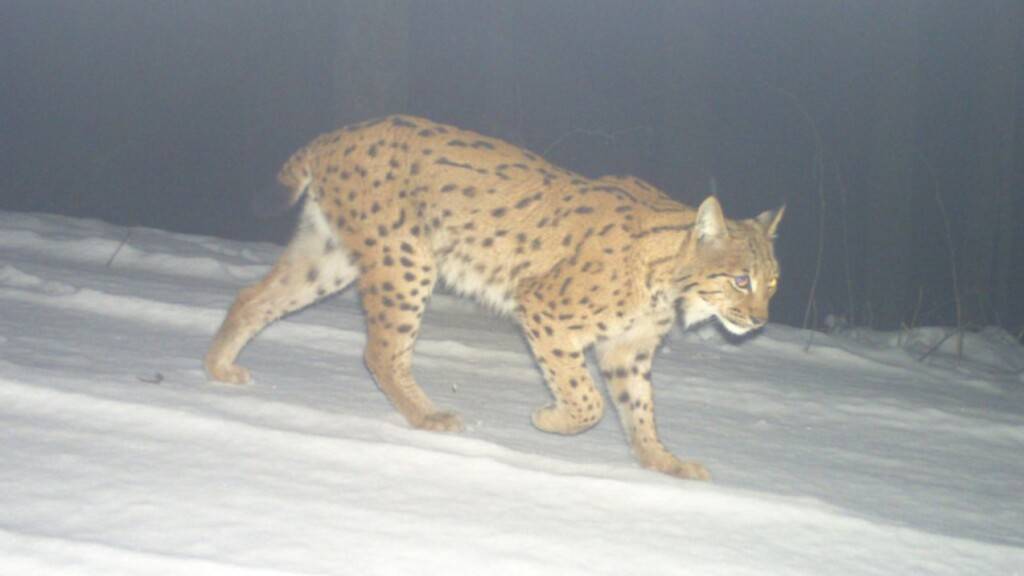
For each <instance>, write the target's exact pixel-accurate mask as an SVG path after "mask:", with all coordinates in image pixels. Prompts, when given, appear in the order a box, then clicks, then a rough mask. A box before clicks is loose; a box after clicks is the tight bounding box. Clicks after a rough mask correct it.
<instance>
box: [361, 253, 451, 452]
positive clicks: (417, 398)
mask: <svg viewBox="0 0 1024 576" xmlns="http://www.w3.org/2000/svg"><path fill="white" fill-rule="evenodd" d="M362 258H363V261H364V262H365V263H366V271H365V272H364V273H363V274H362V276H361V277H360V279H359V292H360V295H361V297H362V301H363V307H364V308H365V310H366V351H365V356H364V358H365V360H366V366H367V368H369V369H370V372H371V373H372V374H373V377H374V380H376V382H377V386H378V387H380V389H381V391H382V392H384V394H385V395H386V396H387V397H388V400H390V401H391V403H392V404H393V405H394V406H395V408H396V409H397V410H398V411H399V413H401V414H402V416H404V417H405V419H406V420H407V421H408V422H409V424H410V425H412V426H414V427H416V428H421V429H424V430H434V431H441V432H455V431H459V430H461V429H462V421H461V420H460V419H459V417H458V416H457V415H456V414H454V413H452V412H441V411H438V410H437V408H435V407H434V403H433V402H431V400H430V398H429V397H428V396H427V394H426V392H424V391H423V389H422V388H420V386H419V384H417V383H416V380H415V379H413V375H412V352H413V347H414V346H415V344H416V337H417V336H418V334H419V329H420V320H421V318H422V316H423V311H424V308H425V306H426V303H427V300H428V299H429V298H430V294H431V291H432V290H433V287H434V283H435V282H436V279H437V270H436V268H435V265H434V262H433V258H432V256H431V255H430V251H429V249H427V248H423V247H419V246H414V245H413V244H412V243H410V242H405V241H403V242H400V243H395V244H394V245H392V244H391V243H386V244H383V243H382V244H378V249H377V250H374V251H373V252H364V253H363V256H362Z"/></svg>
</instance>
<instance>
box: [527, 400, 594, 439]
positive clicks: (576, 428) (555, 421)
mask: <svg viewBox="0 0 1024 576" xmlns="http://www.w3.org/2000/svg"><path fill="white" fill-rule="evenodd" d="M600 416H601V413H600V412H595V413H593V414H589V415H588V414H579V413H572V412H570V411H568V410H566V409H564V408H561V407H559V406H556V405H552V406H546V407H544V408H538V409H537V410H534V411H533V425H534V426H536V427H537V428H538V429H540V430H543V431H544V432H550V433H552V434H579V433H580V432H583V431H584V430H586V429H588V428H590V427H591V426H593V425H594V424H597V421H598V420H600Z"/></svg>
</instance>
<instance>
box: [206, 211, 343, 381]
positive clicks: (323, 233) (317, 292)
mask: <svg viewBox="0 0 1024 576" xmlns="http://www.w3.org/2000/svg"><path fill="white" fill-rule="evenodd" d="M357 275H358V268H357V267H356V266H355V265H354V264H353V263H352V261H351V258H350V257H349V254H348V252H347V251H346V250H345V249H344V247H342V246H341V245H339V243H338V241H337V239H336V238H335V237H334V236H333V234H332V232H331V231H330V229H329V227H328V226H327V222H326V221H325V220H324V217H323V214H322V213H321V212H320V209H319V207H317V205H316V204H315V203H313V202H307V203H306V205H305V207H304V208H303V211H302V216H301V219H300V221H299V226H298V229H297V230H296V233H295V237H294V238H293V239H292V241H291V242H290V243H289V244H288V246H287V247H286V248H285V251H284V253H283V254H282V255H281V257H280V258H279V259H278V261H277V263H275V264H274V267H273V268H272V269H271V270H270V272H269V273H268V274H267V275H266V276H265V277H264V278H263V279H262V280H261V281H259V282H258V283H256V284H253V285H252V286H249V287H247V288H244V289H243V290H242V291H241V292H240V293H239V294H238V297H237V298H236V299H235V302H234V304H232V305H231V308H230V309H229V310H228V313H227V316H226V317H225V318H224V322H223V323H222V324H221V326H220V329H219V330H218V331H217V335H216V336H214V338H213V343H212V344H211V345H210V349H209V351H208V352H207V353H206V359H205V362H204V364H205V367H206V371H207V373H208V374H209V375H210V376H211V377H212V378H213V379H214V380H219V381H221V382H228V383H232V384H244V383H246V382H249V380H250V376H249V371H248V370H246V369H245V368H243V367H241V366H238V365H236V364H235V359H236V357H237V356H238V354H239V352H241V350H242V348H243V347H244V346H245V345H246V344H247V343H248V342H249V340H250V339H252V337H253V336H255V335H256V334H257V333H259V331H260V330H262V329H263V328H265V327H266V326H267V325H268V324H270V323H271V322H273V321H274V320H277V319H278V318H280V317H282V316H284V315H285V314H288V313H290V312H294V311H296V310H298V309H300V308H302V307H304V306H307V305H309V304H311V303H312V302H314V301H316V300H317V299H319V298H322V297H324V296H326V295H328V294H332V293H334V292H338V291H339V290H342V289H344V288H345V287H346V286H348V285H349V284H351V283H352V281H353V280H354V279H355V278H356V276H357Z"/></svg>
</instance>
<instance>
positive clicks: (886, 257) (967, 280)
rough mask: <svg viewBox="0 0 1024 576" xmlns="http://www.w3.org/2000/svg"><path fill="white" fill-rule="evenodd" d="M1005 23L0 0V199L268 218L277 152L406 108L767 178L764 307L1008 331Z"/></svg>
mask: <svg viewBox="0 0 1024 576" xmlns="http://www.w3.org/2000/svg"><path fill="white" fill-rule="evenodd" d="M1022 39H1024V2H1021V1H1020V0H979V1H970V2H967V1H959V0H947V1H943V0H934V1H932V0H882V1H858V2H854V1H848V2H840V1H817V0H807V1H781V0H780V1H776V0H751V1H715V0H708V1H703V2H698V1H672V0H654V1H648V2H644V1H624V0H623V1H607V0H549V1H519V2H517V1H481V0H476V1H472V0H422V1H411V0H380V1H374V0H366V1H339V2H327V1H322V2H321V1H307V0H288V1H285V0H280V1H270V0H230V1H229V0H202V1H192V0H168V1H163V2H158V1H144V0H134V1H111V0H107V1H99V0H67V1H62V2H58V1H52V0H20V1H19V0H0V209H2V210H15V211H39V212H53V213H61V214H68V215H74V216H82V217H91V218H99V219H102V220H105V221H109V222H112V223H116V224H122V225H127V226H148V227H158V228H164V229H168V230H175V231H181V232H188V233H199V234H210V235H217V236H223V237H229V238H240V239H247V240H272V241H276V242H283V241H285V240H286V239H287V236H288V234H289V231H290V227H291V222H290V221H288V220H287V219H278V220H273V221H259V220H257V219H256V218H255V217H254V216H252V215H251V214H250V213H249V212H248V205H249V198H250V196H251V195H252V193H253V192H254V191H255V190H256V189H258V188H263V187H265V186H268V185H270V184H271V183H272V182H273V178H274V175H275V173H276V171H277V169H278V167H279V166H280V164H281V163H282V162H283V161H284V160H285V159H286V158H287V157H288V155H289V154H290V153H291V152H292V151H294V150H295V149H296V148H298V147H299V146H301V145H303V144H304V143H306V142H307V141H308V140H309V139H311V138H312V137H313V136H315V135H316V134H318V133H321V132H325V131H328V130H330V129H332V128H334V127H336V126H339V125H342V124H345V123H349V122H354V121H359V120H364V119H367V118H370V117H374V116H379V115H383V114H388V113H392V112H407V113H412V114H418V115H424V116H428V117H430V118H433V119H435V120H438V121H442V122H447V123H453V124H457V125H459V126H462V127H466V128H470V129H474V130H477V131H480V132H483V133H486V134H489V135H494V136H498V137H501V138H504V139H506V140H509V141H511V142H513V143H516V144H519V145H522V146H525V147H528V148H530V149H531V150H534V151H536V152H540V153H542V154H544V155H545V156H547V157H548V158H549V159H550V160H552V161H554V162H556V163H558V164H561V165H563V166H566V167H568V168H570V169H573V170H576V171H579V172H581V173H583V174H585V175H588V176H599V175H601V174H608V173H631V174H634V175H637V176H640V177H642V178H644V179H647V180H649V181H651V182H652V183H654V184H656V185H658V186H659V187H661V188H662V189H664V190H665V191H666V192H667V193H669V194H670V195H672V196H673V197H675V198H677V199H679V200H681V201H683V202H686V203H689V204H693V203H696V202H699V201H700V200H701V199H702V198H703V197H704V196H706V195H708V194H709V193H710V192H711V190H712V185H711V182H712V180H713V181H714V182H715V189H716V190H717V194H718V196H719V197H720V198H721V200H722V202H723V204H724V206H725V210H726V213H727V215H729V216H731V217H750V216H753V215H755V214H757V213H758V212H760V211H762V210H765V209H768V208H773V207H776V206H778V205H779V204H782V203H785V204H786V206H787V212H786V217H785V220H784V221H783V225H782V230H781V237H780V238H779V241H778V252H779V257H780V260H781V263H782V266H783V281H782V284H781V290H780V293H779V295H778V296H776V299H775V304H774V307H773V311H772V316H773V318H772V319H773V320H774V321H779V322H784V323H788V324H793V325H803V324H804V323H805V321H806V322H808V323H809V324H810V325H812V326H814V327H822V326H823V325H824V320H825V318H826V317H827V316H828V315H830V314H831V315H835V316H840V317H843V318H845V319H846V320H847V321H848V322H851V323H854V324H857V325H866V326H875V327H879V328H894V327H899V326H901V325H910V324H915V325H924V324H929V325H931V324H943V325H953V324H955V323H956V322H957V316H956V305H955V304H956V301H957V294H959V301H960V304H961V311H962V321H963V322H964V323H965V324H968V325H974V326H981V325H991V324H999V325H1001V326H1004V327H1006V328H1007V329H1008V330H1011V331H1012V332H1013V333H1014V334H1019V332H1020V330H1021V328H1022V326H1024V298H1022V297H1021V295H1020V291H1019V290H1018V286H1020V285H1022V284H1024V257H1022V256H1021V251H1022V250H1024V226H1021V225H1020V222H1021V219H1022V216H1024V178H1022V173H1024V131H1022V126H1024V124H1022V112H1024V96H1022V88H1024V78H1022V76H1024V74H1022V72H1024V69H1022V63H1024V41H1022ZM0 255H2V247H0ZM954 270H955V278H956V280H957V282H956V283H954ZM816 277H817V283H816V284H815V278H816ZM812 293H813V295H814V298H813V306H811V307H810V311H809V312H808V302H809V301H811V295H812Z"/></svg>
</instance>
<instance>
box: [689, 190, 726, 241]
mask: <svg viewBox="0 0 1024 576" xmlns="http://www.w3.org/2000/svg"><path fill="white" fill-rule="evenodd" d="M693 227H694V230H695V231H696V232H697V242H698V243H701V244H703V243H706V242H714V241H716V240H721V239H723V238H727V237H728V236H729V230H728V229H727V228H726V227H725V216H724V215H723V214H722V205H721V204H719V203H718V199H717V198H715V197H714V196H708V197H707V198H706V199H704V201H703V202H701V203H700V207H698V208H697V219H696V220H695V221H694V223H693Z"/></svg>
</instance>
